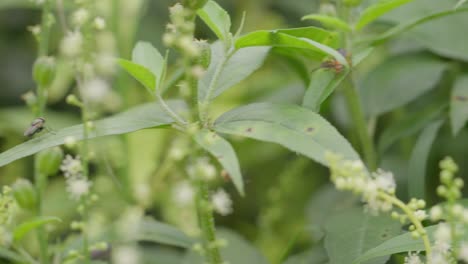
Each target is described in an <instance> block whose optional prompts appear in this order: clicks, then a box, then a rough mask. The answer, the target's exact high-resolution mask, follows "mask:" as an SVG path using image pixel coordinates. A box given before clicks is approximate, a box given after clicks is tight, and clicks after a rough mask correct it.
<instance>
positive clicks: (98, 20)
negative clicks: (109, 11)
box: [94, 17, 106, 30]
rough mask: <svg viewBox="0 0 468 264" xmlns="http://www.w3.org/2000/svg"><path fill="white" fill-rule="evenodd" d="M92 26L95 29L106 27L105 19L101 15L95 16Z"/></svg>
mask: <svg viewBox="0 0 468 264" xmlns="http://www.w3.org/2000/svg"><path fill="white" fill-rule="evenodd" d="M94 27H95V28H96V29H97V30H103V29H105V28H106V21H105V20H104V18H102V17H96V18H95V19H94Z"/></svg>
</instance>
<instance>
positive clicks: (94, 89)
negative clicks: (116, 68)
mask: <svg viewBox="0 0 468 264" xmlns="http://www.w3.org/2000/svg"><path fill="white" fill-rule="evenodd" d="M109 92H110V87H109V85H108V84H107V82H106V81H104V80H102V79H92V80H90V81H87V82H86V83H84V84H83V86H82V87H81V94H82V96H83V98H85V99H86V100H88V101H89V102H91V103H100V102H102V101H103V100H104V98H106V96H107V95H108V94H109Z"/></svg>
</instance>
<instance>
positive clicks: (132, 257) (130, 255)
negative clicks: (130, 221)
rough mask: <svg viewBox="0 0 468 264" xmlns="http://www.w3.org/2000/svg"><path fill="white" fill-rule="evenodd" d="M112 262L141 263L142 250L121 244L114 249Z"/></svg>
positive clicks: (117, 263) (124, 263)
mask: <svg viewBox="0 0 468 264" xmlns="http://www.w3.org/2000/svg"><path fill="white" fill-rule="evenodd" d="M112 253H113V254H112V260H113V261H112V263H115V264H136V263H140V252H139V251H138V250H137V249H136V248H135V247H132V246H120V247H117V248H116V249H115V250H112Z"/></svg>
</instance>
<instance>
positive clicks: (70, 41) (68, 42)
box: [60, 31, 83, 57]
mask: <svg viewBox="0 0 468 264" xmlns="http://www.w3.org/2000/svg"><path fill="white" fill-rule="evenodd" d="M82 46H83V36H82V35H81V33H80V32H79V31H75V32H68V33H67V35H66V36H65V38H63V39H62V42H61V43H60V50H61V51H62V53H63V54H64V55H65V56H68V57H75V56H77V55H79V54H80V52H81V48H82Z"/></svg>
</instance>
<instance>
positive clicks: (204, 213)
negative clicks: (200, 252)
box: [196, 180, 223, 264]
mask: <svg viewBox="0 0 468 264" xmlns="http://www.w3.org/2000/svg"><path fill="white" fill-rule="evenodd" d="M197 188H198V190H197V199H196V204H197V213H198V220H199V225H200V228H201V231H202V233H203V240H204V249H205V253H206V260H207V261H208V262H207V263H208V264H222V263H223V261H222V258H221V254H220V252H219V246H218V243H217V241H216V229H215V222H214V216H213V209H212V207H211V204H210V201H209V195H208V187H207V185H206V183H205V182H204V181H203V180H198V181H197Z"/></svg>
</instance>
